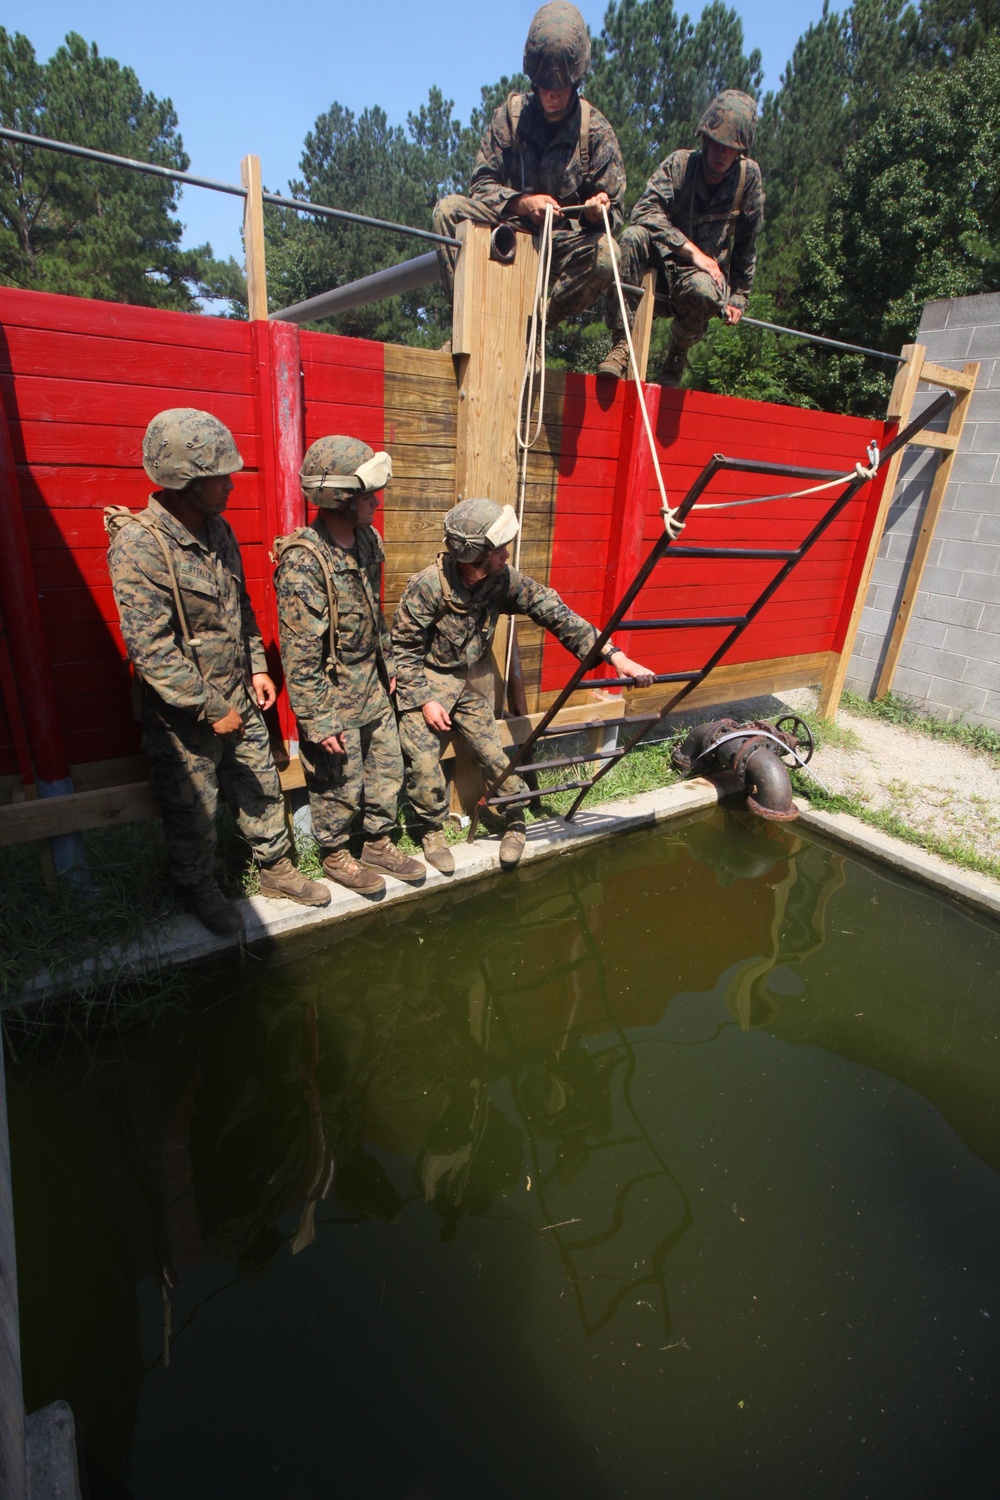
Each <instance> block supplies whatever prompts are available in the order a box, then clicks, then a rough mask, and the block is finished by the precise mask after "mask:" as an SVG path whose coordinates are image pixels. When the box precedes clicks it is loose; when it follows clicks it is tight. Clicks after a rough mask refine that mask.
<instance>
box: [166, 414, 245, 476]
mask: <svg viewBox="0 0 1000 1500" xmlns="http://www.w3.org/2000/svg"><path fill="white" fill-rule="evenodd" d="M142 467H143V468H144V469H145V471H146V473H147V474H148V475H149V477H150V479H151V480H152V481H153V483H154V484H156V485H159V487H160V489H163V490H183V489H186V488H187V486H188V485H189V484H190V483H191V481H192V479H218V478H220V477H221V476H222V475H224V474H237V473H238V472H239V470H240V469H242V467H243V460H242V458H241V457H240V454H239V449H238V448H237V447H236V443H235V442H234V441H233V435H232V433H231V432H230V431H229V428H228V427H226V426H225V425H224V424H223V423H222V422H220V421H219V419H218V417H213V416H212V414H211V412H207V411H199V410H198V409H197V408H196V407H193V406H172V407H170V408H169V409H168V410H167V411H161V412H158V413H157V415H156V416H155V417H154V418H153V420H152V421H151V422H150V424H149V426H148V427H147V428H146V435H145V437H144V438H143V440H142Z"/></svg>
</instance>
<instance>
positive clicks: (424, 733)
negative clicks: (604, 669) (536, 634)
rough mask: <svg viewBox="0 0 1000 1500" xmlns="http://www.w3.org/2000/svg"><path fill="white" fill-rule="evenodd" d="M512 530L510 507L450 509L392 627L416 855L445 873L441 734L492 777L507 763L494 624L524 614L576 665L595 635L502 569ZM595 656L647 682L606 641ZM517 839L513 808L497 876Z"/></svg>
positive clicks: (521, 831)
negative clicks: (439, 541) (457, 740)
mask: <svg viewBox="0 0 1000 1500" xmlns="http://www.w3.org/2000/svg"><path fill="white" fill-rule="evenodd" d="M518 529H519V528H518V520H517V517H516V515H515V514H514V510H513V508H512V507H511V506H510V505H498V504H497V502H496V501H495V500H463V501H461V502H460V503H459V504H458V505H456V506H454V507H453V509H452V510H450V511H449V512H448V514H447V515H446V516H445V520H444V539H445V543H446V547H447V550H446V551H444V552H441V553H439V554H438V557H437V560H436V561H435V562H433V563H432V564H431V565H430V567H429V568H424V570H423V572H422V573H415V574H414V575H413V577H412V578H411V579H410V580H409V582H408V583H407V585H406V588H405V589H404V591H403V597H402V599H401V600H400V601H399V608H398V609H397V610H396V615H395V618H394V620H393V625H392V642H393V646H394V648H395V654H396V669H397V672H398V674H399V691H398V697H397V702H398V706H399V709H400V723H399V737H400V740H401V742H402V746H403V753H404V755H405V756H406V760H407V768H406V789H407V795H408V797H409V800H410V804H411V806H412V807H413V810H414V812H415V813H416V814H417V816H418V817H419V818H420V819H421V822H422V823H423V826H424V829H425V830H426V831H425V833H424V837H423V850H424V856H425V858H426V859H427V862H428V863H429V864H432V865H433V866H434V867H435V869H437V870H440V871H441V872H442V874H445V875H450V874H451V872H452V871H453V870H454V868H455V860H454V856H453V855H452V853H451V850H450V849H449V848H448V847H447V844H446V842H445V837H444V832H443V829H444V822H445V817H446V816H447V811H448V799H447V793H446V787H445V778H444V771H443V770H442V768H441V736H442V735H444V734H447V733H448V732H449V731H450V730H452V729H457V730H458V731H459V732H460V733H461V734H462V735H463V736H464V738H465V739H466V740H467V741H468V743H469V745H470V746H471V748H472V750H473V751H474V752H475V755H476V757H477V759H478V760H479V762H480V764H481V766H482V767H483V769H484V771H485V772H486V774H487V775H488V776H489V777H490V778H491V780H495V779H496V778H497V777H498V776H500V775H501V773H502V772H503V771H504V769H505V768H506V765H507V757H506V755H505V754H504V750H503V746H502V744H501V743H500V734H499V731H498V730H497V726H496V721H495V720H494V717H493V704H492V698H493V674H492V668H491V664H490V645H491V643H492V641H493V636H494V634H495V632H496V628H497V621H498V619H499V617H500V616H501V615H502V614H506V615H527V616H528V618H529V619H530V620H534V622H535V624H536V625H542V626H544V627H545V629H546V630H550V631H551V632H552V634H553V635H554V636H555V637H556V639H557V640H558V641H559V642H560V643H561V644H562V645H563V646H565V647H566V649H567V650H568V651H572V652H573V654H574V656H577V657H579V658H580V660H581V661H582V660H583V658H584V657H585V656H586V655H587V653H588V651H590V650H591V649H592V647H593V645H594V642H595V641H596V640H597V636H598V632H597V631H596V630H595V629H594V627H593V625H588V623H587V621H586V620H584V619H581V617H580V616H579V615H577V614H574V613H573V611H572V610H571V609H569V608H568V607H567V605H565V604H564V603H563V601H562V600H561V599H560V597H559V595H558V594H557V593H556V591H555V590H554V589H550V588H546V587H545V586H544V585H543V584H540V583H536V582H535V580H534V579H533V578H529V577H528V576H527V574H525V573H519V572H516V571H515V570H514V569H513V568H511V567H508V566H507V557H508V552H507V546H508V543H510V542H512V541H513V540H514V537H515V536H516V535H517V532H518ZM604 659H605V661H612V660H613V661H614V668H615V672H616V673H617V674H618V676H619V677H631V678H634V679H635V681H636V683H637V684H638V685H639V686H642V687H645V686H648V685H649V684H650V683H651V682H652V680H653V673H652V671H650V669H649V668H648V667H641V666H639V664H638V663H637V662H634V661H630V660H629V658H628V657H627V656H626V655H625V653H624V652H623V651H620V650H619V649H618V648H617V647H616V646H613V645H612V644H611V642H610V641H609V642H608V644H607V645H606V646H605V648H604ZM504 788H505V791H506V792H509V793H510V794H511V795H513V794H515V793H520V792H526V790H527V789H526V787H525V784H524V782H523V781H522V780H521V779H520V777H518V776H512V777H511V778H510V780H509V781H507V782H505V784H504ZM524 842H525V822H524V810H523V808H518V809H517V810H512V811H510V812H509V813H508V815H507V829H506V832H505V833H504V836H503V839H502V840H501V843H500V863H501V865H502V866H503V868H504V869H505V870H509V869H513V867H514V866H515V865H516V864H517V862H518V860H519V859H520V858H521V855H522V853H523V851H524Z"/></svg>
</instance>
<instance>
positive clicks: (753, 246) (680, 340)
mask: <svg viewBox="0 0 1000 1500" xmlns="http://www.w3.org/2000/svg"><path fill="white" fill-rule="evenodd" d="M756 123H757V105H756V103H755V102H754V100H753V99H751V98H750V96H749V94H743V93H740V91H739V90H738V89H725V90H724V91H723V92H722V93H721V94H719V95H718V96H717V97H716V98H715V99H713V101H712V103H711V104H710V105H709V106H708V109H707V110H706V111H705V113H704V115H703V116H702V119H701V122H700V124H699V126H698V134H699V135H700V136H701V149H700V150H699V151H675V152H673V154H672V155H671V156H668V157H667V158H666V160H665V161H662V162H661V163H660V165H659V166H658V167H657V169H656V171H655V172H654V173H653V175H652V177H651V178H650V179H649V181H648V182H647V184H646V190H645V192H644V193H643V195H642V197H641V198H640V199H639V201H638V203H637V204H636V205H635V208H633V210H632V217H631V222H630V223H629V226H628V228H627V229H626V230H625V233H624V234H623V235H622V237H621V241H620V243H619V254H620V264H621V278H622V281H623V282H625V283H626V284H631V285H632V286H639V285H640V284H641V282H642V278H643V276H644V275H645V273H646V271H647V270H648V269H649V267H650V266H655V267H656V270H657V278H656V292H657V294H658V295H660V296H665V297H666V298H667V299H668V301H669V303H670V310H671V311H672V313H673V316H674V321H673V326H672V328H671V330H670V347H669V349H668V351H667V357H666V360H665V361H664V365H663V369H662V371H661V372H660V381H661V383H662V384H663V385H666V386H677V385H680V382H681V376H682V375H683V373H684V366H685V364H686V363H687V352H688V350H689V349H690V348H691V346H692V344H696V343H697V342H698V340H699V339H700V338H703V337H704V333H705V329H706V328H707V327H708V321H709V319H710V318H714V317H719V316H722V317H724V318H725V320H726V322H727V323H738V322H739V321H740V318H742V316H743V314H744V312H745V311H746V305H747V298H748V297H749V295H750V288H751V287H752V285H753V278H754V271H755V270H756V268H757V236H758V234H759V233H760V230H761V226H762V224H763V223H764V190H763V186H762V183H761V176H760V167H758V165H757V163H756V162H755V161H751V160H750V157H749V152H750V150H751V149H752V147H753V137H754V129H755V126H756ZM727 281H728V285H727ZM625 300H626V305H628V307H629V327H630V328H631V327H632V323H633V319H634V316H635V306H636V305H637V299H636V297H635V294H634V293H632V294H630V293H628V292H626V293H625ZM608 322H609V324H610V327H611V335H612V338H613V339H614V344H613V345H612V348H611V352H610V353H609V354H608V357H607V359H605V361H604V363H603V364H601V365H600V366H599V367H598V371H597V373H598V375H605V376H610V377H612V378H614V379H619V378H621V377H622V376H623V375H624V374H625V371H626V369H627V367H628V344H627V343H626V341H625V329H624V326H623V324H622V318H621V309H620V307H619V305H618V298H617V295H615V296H614V300H613V303H612V306H611V311H610V317H609V319H608Z"/></svg>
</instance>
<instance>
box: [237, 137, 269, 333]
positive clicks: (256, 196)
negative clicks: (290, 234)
mask: <svg viewBox="0 0 1000 1500" xmlns="http://www.w3.org/2000/svg"><path fill="white" fill-rule="evenodd" d="M240 181H241V182H242V184H243V186H244V187H245V188H246V190H247V195H246V197H245V198H244V200H243V253H244V256H245V258H246V268H247V308H248V310H249V316H250V321H251V323H253V322H254V321H255V320H257V319H259V318H266V317H267V271H266V268H265V258H264V199H263V197H262V196H261V194H262V192H263V186H262V184H261V180H260V157H259V156H244V158H243V160H242V161H241V162H240Z"/></svg>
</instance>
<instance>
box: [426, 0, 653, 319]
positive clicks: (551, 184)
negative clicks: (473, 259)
mask: <svg viewBox="0 0 1000 1500" xmlns="http://www.w3.org/2000/svg"><path fill="white" fill-rule="evenodd" d="M589 67H590V38H589V36H588V35H587V27H586V23H585V22H584V20H583V17H582V16H581V14H580V12H579V11H578V10H577V8H576V6H575V5H570V4H569V3H567V0H551V3H550V4H548V5H543V6H542V8H541V10H540V11H539V12H538V13H537V15H536V16H535V18H534V20H533V21H532V23H531V28H530V30H529V32H528V40H527V42H526V44H525V49H524V71H525V72H526V73H527V74H528V77H529V78H530V79H531V81H532V83H533V84H534V91H533V92H531V93H527V94H521V93H513V94H510V95H509V97H508V98H507V100H506V102H505V103H503V104H501V105H500V107H499V108H498V109H497V110H495V111H494V114H493V119H492V121H491V122H490V126H489V129H488V130H487V131H486V134H485V135H484V136H483V139H482V142H481V144H480V147H479V155H478V157H477V158H476V165H475V169H474V171H473V174H472V184H471V188H470V193H469V196H468V197H466V196H465V195H464V194H462V193H453V194H451V195H449V196H448V197H447V198H442V199H441V200H440V202H439V203H438V204H437V205H436V207H435V209H434V229H435V232H436V233H437V234H450V235H454V233H455V230H456V227H457V225H458V224H459V222H460V221H461V220H463V219H471V220H472V221H473V223H476V224H500V223H503V222H511V223H513V224H515V225H518V226H519V227H521V228H524V229H534V228H536V227H538V226H540V225H541V224H542V223H543V222H544V218H545V211H544V203H540V202H539V201H538V195H541V196H542V198H543V199H544V198H549V199H551V200H552V201H553V204H554V205H556V206H557V210H558V208H561V207H565V206H567V205H570V204H589V205H591V207H590V208H589V210H588V212H587V213H586V215H583V216H581V217H580V218H579V219H566V218H561V217H560V215H559V213H558V211H556V213H555V218H554V228H553V236H552V278H553V279H552V283H551V295H550V300H549V312H548V318H549V321H550V322H551V323H558V322H561V321H562V319H563V318H568V317H570V316H571V315H572V314H573V313H577V312H580V311H582V309H583V308H585V307H590V306H591V305H592V304H593V303H594V302H596V301H597V299H598V298H599V297H600V296H601V294H602V292H603V291H604V289H605V288H606V287H607V286H608V284H609V283H610V281H611V279H612V277H613V275H614V270H613V267H612V261H611V256H612V254H613V251H612V250H611V248H610V247H609V245H608V242H607V239H606V237H605V234H604V225H603V220H602V217H601V211H600V203H601V202H606V204H607V208H608V217H609V219H610V221H611V228H612V232H613V233H615V234H617V232H618V230H619V229H620V228H621V226H622V224H623V222H624V202H625V167H624V164H623V162H622V154H621V149H620V147H619V145H618V139H617V137H616V135H615V133H614V131H613V130H612V128H611V126H610V124H609V123H608V121H607V120H606V119H605V117H604V116H603V115H602V114H601V112H600V111H599V110H597V109H594V107H593V106H592V105H591V104H590V103H588V102H587V101H586V100H583V99H581V98H580V97H579V94H578V87H579V85H580V83H581V82H582V80H583V77H584V74H585V73H586V72H587V70H588V68H589ZM556 96H558V97H556ZM553 99H555V105H553V103H552V101H553ZM438 259H439V261H440V264H441V276H442V280H443V281H444V283H445V286H446V287H447V288H448V292H449V295H450V294H451V293H452V291H453V289H454V260H453V257H452V252H450V251H448V250H446V249H444V248H443V247H439V250H438Z"/></svg>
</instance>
